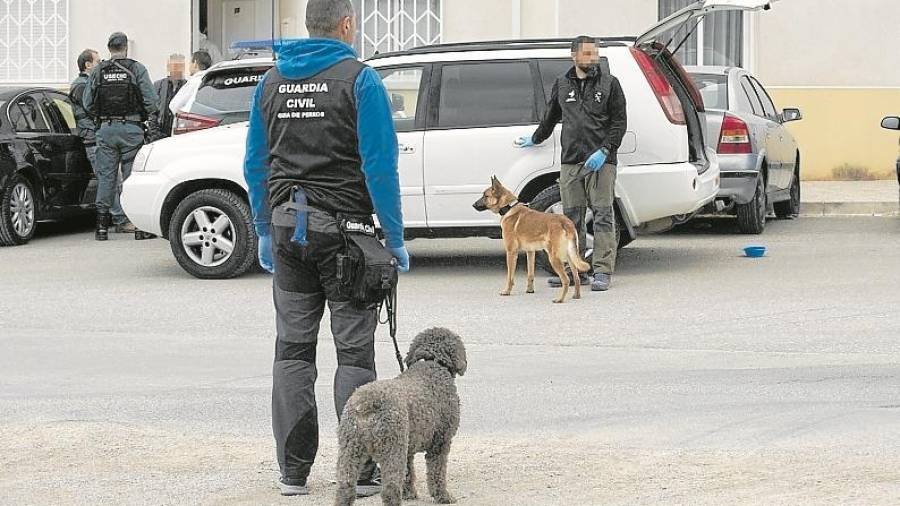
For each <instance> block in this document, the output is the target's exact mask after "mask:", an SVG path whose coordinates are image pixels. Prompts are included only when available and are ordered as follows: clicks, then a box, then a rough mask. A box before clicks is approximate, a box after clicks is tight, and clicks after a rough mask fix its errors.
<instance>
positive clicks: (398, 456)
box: [379, 444, 408, 506]
mask: <svg viewBox="0 0 900 506" xmlns="http://www.w3.org/2000/svg"><path fill="white" fill-rule="evenodd" d="M400 446H401V448H392V449H390V451H389V452H386V455H384V458H381V459H379V464H381V503H382V504H383V505H384V506H400V503H401V501H402V497H403V482H404V481H405V477H406V466H407V465H408V460H407V454H406V448H407V445H406V444H401V445H400Z"/></svg>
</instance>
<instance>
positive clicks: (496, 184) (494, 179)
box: [491, 176, 500, 188]
mask: <svg viewBox="0 0 900 506" xmlns="http://www.w3.org/2000/svg"><path fill="white" fill-rule="evenodd" d="M491 186H493V187H494V188H497V187H499V186H500V180H499V179H497V176H491Z"/></svg>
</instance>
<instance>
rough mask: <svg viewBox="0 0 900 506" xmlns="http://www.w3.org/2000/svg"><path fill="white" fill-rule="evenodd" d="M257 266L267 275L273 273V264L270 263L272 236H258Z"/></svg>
mask: <svg viewBox="0 0 900 506" xmlns="http://www.w3.org/2000/svg"><path fill="white" fill-rule="evenodd" d="M258 247H259V265H261V266H262V268H263V269H265V270H266V271H267V272H268V273H269V274H274V273H275V263H274V262H273V261H272V235H271V234H263V235H261V236H259V243H258Z"/></svg>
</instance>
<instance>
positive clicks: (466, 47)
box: [366, 37, 637, 60]
mask: <svg viewBox="0 0 900 506" xmlns="http://www.w3.org/2000/svg"><path fill="white" fill-rule="evenodd" d="M596 40H597V42H598V43H599V45H600V46H601V47H610V46H625V45H627V44H628V43H629V42H634V41H636V40H637V37H597V39H596ZM571 43H572V39H563V38H553V39H509V40H485V41H477V42H451V43H446V44H432V45H429V46H419V47H416V48H413V49H407V50H404V51H391V52H387V53H376V54H374V55H372V56H370V57H368V58H366V59H367V60H377V59H379V58H390V57H394V56H405V55H415V54H430V53H448V52H455V53H459V52H465V51H504V50H510V49H559V48H563V47H565V48H567V47H569V45H570V44H571Z"/></svg>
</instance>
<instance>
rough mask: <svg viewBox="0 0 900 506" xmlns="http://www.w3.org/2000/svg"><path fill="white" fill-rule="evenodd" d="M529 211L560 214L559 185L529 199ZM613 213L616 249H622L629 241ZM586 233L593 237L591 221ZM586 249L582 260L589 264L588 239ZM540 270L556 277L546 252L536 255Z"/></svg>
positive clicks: (590, 244)
mask: <svg viewBox="0 0 900 506" xmlns="http://www.w3.org/2000/svg"><path fill="white" fill-rule="evenodd" d="M529 207H530V208H531V209H534V210H535V211H541V212H545V213H547V212H549V213H556V214H562V212H563V207H562V196H561V194H560V190H559V184H554V185H552V186H550V187H548V188H545V189H544V190H543V191H542V192H540V193H538V194H537V195H536V196H535V197H534V198H533V199H531V203H530V204H529ZM613 212H614V213H615V218H616V220H615V223H616V245H617V249H622V248H624V247H625V246H627V245H628V244H629V243H630V242H631V239H630V238H628V237H627V236H624V237H623V235H622V223H621V218H620V217H619V213H617V212H616V210H615V207H613ZM587 213H588V216H590V213H591V210H590V209H588V211H587ZM587 225H588V231H587V232H588V233H587V237H593V230H592V229H593V223H592V221H591V220H588V222H587ZM587 242H588V248H587V249H586V250H585V258H584V260H585V261H586V262H587V263H588V264H590V263H591V256H592V255H593V241H592V240H591V239H588V241H587ZM535 262H536V263H537V264H538V266H539V267H540V268H541V269H544V270H545V271H547V272H548V273H549V274H553V275H556V273H555V272H554V271H553V268H552V267H551V266H550V260H549V259H548V258H547V253H546V252H541V253H540V254H538V255H537V260H536V261H535Z"/></svg>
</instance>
